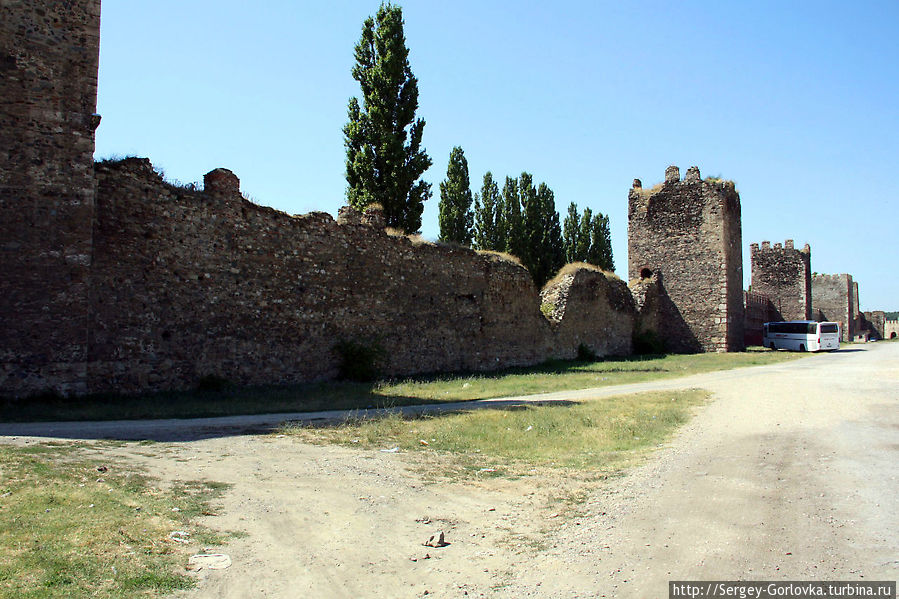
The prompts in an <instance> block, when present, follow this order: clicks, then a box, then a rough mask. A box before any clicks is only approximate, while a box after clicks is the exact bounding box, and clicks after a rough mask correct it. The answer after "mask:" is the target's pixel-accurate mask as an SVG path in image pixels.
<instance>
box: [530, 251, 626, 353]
mask: <svg viewBox="0 0 899 599" xmlns="http://www.w3.org/2000/svg"><path fill="white" fill-rule="evenodd" d="M540 300H541V309H542V310H543V311H544V313H545V314H546V315H547V316H548V317H549V320H550V322H551V324H552V332H553V340H552V347H553V352H552V353H553V357H555V358H561V359H572V358H574V357H576V356H577V355H578V351H579V348H580V347H581V346H583V347H584V348H586V349H587V350H589V351H590V352H592V353H593V354H595V355H597V356H626V355H630V354H631V353H632V351H633V344H632V338H633V331H634V318H635V315H636V308H635V306H634V298H633V296H632V295H631V292H630V290H629V289H628V287H627V284H626V283H625V282H624V281H622V280H621V279H619V278H618V277H616V276H615V275H613V274H608V273H604V272H602V271H601V270H600V269H599V268H596V267H595V266H592V265H590V264H583V263H577V264H569V265H568V266H566V267H565V268H564V269H562V271H560V273H559V274H558V275H557V276H556V277H555V278H554V279H553V280H551V281H549V282H548V283H547V284H546V285H545V286H544V288H543V290H542V291H541V292H540Z"/></svg>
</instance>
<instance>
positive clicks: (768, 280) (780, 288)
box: [749, 239, 812, 320]
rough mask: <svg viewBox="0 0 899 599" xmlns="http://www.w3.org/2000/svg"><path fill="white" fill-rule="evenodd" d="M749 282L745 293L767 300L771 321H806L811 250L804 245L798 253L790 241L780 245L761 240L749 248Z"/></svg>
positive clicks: (810, 286)
mask: <svg viewBox="0 0 899 599" xmlns="http://www.w3.org/2000/svg"><path fill="white" fill-rule="evenodd" d="M750 253H751V262H752V283H751V285H750V286H749V290H750V291H751V292H753V293H758V294H762V295H765V296H767V297H768V299H769V300H770V301H771V304H772V307H773V308H774V310H775V313H774V314H773V315H772V320H809V319H811V317H812V272H811V255H812V251H811V248H810V247H809V245H808V244H806V245H805V246H804V247H803V248H802V249H801V250H797V249H795V248H794V247H793V240H792V239H787V240H786V242H784V244H783V245H781V244H779V243H775V244H774V246H773V247H772V246H771V242H769V241H763V242H762V244H761V247H760V246H759V244H757V243H753V244H751V245H750Z"/></svg>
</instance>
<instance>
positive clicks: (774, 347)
mask: <svg viewBox="0 0 899 599" xmlns="http://www.w3.org/2000/svg"><path fill="white" fill-rule="evenodd" d="M771 349H777V346H775V345H774V342H773V341H772V342H771Z"/></svg>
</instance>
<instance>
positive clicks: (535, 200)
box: [439, 146, 615, 286]
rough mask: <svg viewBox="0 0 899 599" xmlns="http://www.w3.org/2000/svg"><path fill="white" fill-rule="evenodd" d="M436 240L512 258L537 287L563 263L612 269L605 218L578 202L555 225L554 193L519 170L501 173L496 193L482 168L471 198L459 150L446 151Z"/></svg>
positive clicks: (488, 174) (610, 246)
mask: <svg viewBox="0 0 899 599" xmlns="http://www.w3.org/2000/svg"><path fill="white" fill-rule="evenodd" d="M439 224H440V240H441V241H444V242H453V243H458V244H460V245H465V246H473V247H475V248H477V249H481V250H493V251H499V252H508V253H509V254H512V255H514V256H517V257H518V258H519V259H520V260H521V262H522V264H524V266H525V267H526V268H527V269H528V271H530V273H531V276H532V277H533V278H534V282H535V283H536V284H537V285H538V286H542V285H543V284H544V283H546V281H548V280H549V279H550V278H551V277H552V276H553V274H554V273H555V272H556V271H557V270H558V269H559V268H561V267H562V266H563V265H564V264H565V263H566V262H589V263H590V264H595V265H596V266H599V267H600V268H602V269H605V270H614V268H615V264H614V260H613V258H612V242H611V236H610V231H609V219H608V217H607V216H605V215H604V214H602V213H598V214H596V215H594V214H593V212H592V210H590V209H589V208H586V209H585V210H584V212H583V213H582V214H579V213H578V207H577V204H575V203H574V202H572V203H571V204H570V205H569V206H568V216H567V217H566V218H565V221H564V225H563V226H560V225H559V213H558V212H556V205H555V196H554V194H553V191H552V189H550V188H549V186H547V185H546V183H540V184H539V185H536V186H535V185H534V177H533V175H531V174H530V173H527V172H524V173H521V175H520V176H519V177H518V178H517V179H516V178H512V177H508V176H507V177H506V179H505V183H504V184H503V189H502V192H500V189H499V186H498V184H497V182H496V181H495V180H494V178H493V173H491V172H489V171H488V172H487V173H486V174H485V175H484V180H483V183H482V185H481V190H480V192H478V193H476V194H474V196H472V193H471V189H470V180H469V174H468V161H467V160H466V159H465V153H464V152H463V150H462V148H460V147H458V146H457V147H455V148H453V150H452V152H451V153H450V159H449V165H448V167H447V171H446V179H445V180H444V181H443V182H442V183H440V215H439Z"/></svg>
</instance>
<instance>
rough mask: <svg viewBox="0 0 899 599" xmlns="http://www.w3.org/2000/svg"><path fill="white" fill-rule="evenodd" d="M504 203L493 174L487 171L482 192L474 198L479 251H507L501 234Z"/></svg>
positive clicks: (476, 239) (475, 233)
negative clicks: (501, 212)
mask: <svg viewBox="0 0 899 599" xmlns="http://www.w3.org/2000/svg"><path fill="white" fill-rule="evenodd" d="M502 202H503V198H502V196H501V195H500V193H499V187H498V186H497V185H496V181H494V180H493V173H491V172H490V171H487V173H486V174H485V175H484V182H483V184H482V185H481V191H480V192H479V193H476V194H475V196H474V244H475V247H476V248H478V249H479V250H495V251H501V252H504V251H506V246H505V241H503V240H502V238H503V235H502V233H501V229H502V222H501V219H502V215H501V214H500V211H501V210H502Z"/></svg>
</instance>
